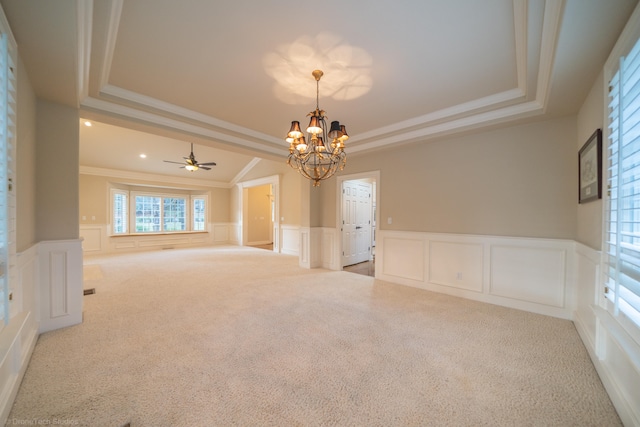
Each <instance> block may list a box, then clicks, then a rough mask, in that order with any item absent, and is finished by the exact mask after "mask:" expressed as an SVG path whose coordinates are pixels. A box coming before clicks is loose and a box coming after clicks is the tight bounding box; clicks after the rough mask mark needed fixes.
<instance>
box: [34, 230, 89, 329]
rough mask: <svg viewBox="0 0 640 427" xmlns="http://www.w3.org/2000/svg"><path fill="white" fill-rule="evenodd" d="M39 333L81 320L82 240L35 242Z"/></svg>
mask: <svg viewBox="0 0 640 427" xmlns="http://www.w3.org/2000/svg"><path fill="white" fill-rule="evenodd" d="M38 264H39V272H40V275H39V284H38V288H39V292H38V295H39V301H40V303H39V308H38V312H39V314H40V317H39V321H40V328H39V330H40V332H41V333H42V332H47V331H51V330H54V329H59V328H64V327H66V326H71V325H75V324H78V323H80V322H82V298H83V282H82V280H83V279H82V241H81V240H56V241H45V242H40V243H39V244H38Z"/></svg>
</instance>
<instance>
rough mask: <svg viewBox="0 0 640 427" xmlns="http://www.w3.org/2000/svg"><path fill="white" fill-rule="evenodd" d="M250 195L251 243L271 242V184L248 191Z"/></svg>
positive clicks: (249, 233)
mask: <svg viewBox="0 0 640 427" xmlns="http://www.w3.org/2000/svg"><path fill="white" fill-rule="evenodd" d="M247 191H248V193H249V215H248V218H247V228H248V237H247V240H248V242H249V243H261V244H264V243H265V242H271V241H272V239H271V199H270V198H269V195H270V194H271V184H267V185H259V186H257V187H250V188H248V189H247Z"/></svg>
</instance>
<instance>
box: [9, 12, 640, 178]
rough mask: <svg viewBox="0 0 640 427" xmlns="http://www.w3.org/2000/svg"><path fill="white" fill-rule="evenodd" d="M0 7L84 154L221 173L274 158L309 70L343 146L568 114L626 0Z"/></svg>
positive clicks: (154, 168) (309, 97)
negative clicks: (192, 165)
mask: <svg viewBox="0 0 640 427" xmlns="http://www.w3.org/2000/svg"><path fill="white" fill-rule="evenodd" d="M0 3H1V4H2V6H3V9H4V10H5V13H6V15H7V17H8V20H9V23H10V25H11V27H12V31H13V32H14V35H15V38H16V40H17V42H18V46H19V52H20V55H21V58H22V59H23V62H24V64H25V66H26V68H27V70H28V72H29V77H30V80H31V83H32V85H33V87H34V90H35V91H36V93H37V95H38V96H39V97H41V98H43V99H47V100H51V101H55V102H59V103H62V104H65V105H71V106H76V107H78V108H80V110H81V115H82V117H83V118H86V119H91V120H93V121H96V122H97V123H96V125H95V126H93V127H91V128H81V129H82V130H81V144H80V145H81V166H82V167H84V168H93V169H96V170H121V171H135V172H144V173H152V174H159V175H174V176H179V174H181V175H184V174H185V171H184V170H180V169H179V168H176V167H175V165H171V164H168V163H164V162H162V160H180V159H181V158H182V156H186V155H187V154H188V153H189V150H190V143H195V144H196V145H195V148H194V151H195V154H196V157H197V158H198V160H199V161H201V162H202V161H215V162H217V164H218V166H216V167H215V168H214V170H213V171H211V172H213V173H209V172H206V173H205V172H203V173H202V174H200V173H198V175H196V174H190V175H189V176H190V177H192V178H194V179H196V178H197V179H204V180H208V181H211V182H215V183H217V184H219V185H232V184H233V183H234V182H237V181H238V180H240V179H242V176H243V174H244V173H245V172H246V171H247V170H249V169H250V168H251V166H252V165H253V164H255V163H256V162H257V161H258V159H261V158H265V159H271V160H276V161H282V162H284V159H285V158H286V155H287V144H285V142H284V140H283V138H284V135H285V133H286V132H287V130H288V128H289V124H290V122H291V120H299V121H300V122H301V123H303V122H304V121H305V116H306V114H307V113H308V112H309V111H311V110H313V109H314V108H315V102H316V100H315V97H316V84H315V80H314V79H313V77H312V76H311V71H312V70H314V69H322V70H323V71H324V76H323V78H322V80H321V81H320V85H319V93H320V107H321V108H322V109H324V110H326V111H327V115H328V116H329V118H330V119H331V120H340V122H341V123H343V124H345V125H346V126H347V129H348V132H349V134H350V135H351V138H350V139H349V141H348V142H347V152H348V154H349V155H358V154H359V153H362V152H365V151H367V150H370V149H384V148H388V147H390V146H396V145H398V144H403V143H408V142H413V141H418V140H429V139H432V138H437V137H442V136H445V135H450V134H454V133H456V132H463V131H469V130H472V129H477V128H482V127H487V126H497V125H507V124H510V123H513V122H515V121H525V120H538V119H541V118H544V117H551V116H560V115H566V114H574V113H576V112H577V110H578V108H579V106H580V105H581V103H582V102H583V101H584V99H585V97H586V95H587V93H588V91H589V89H590V87H591V86H592V84H593V83H594V81H595V78H596V77H597V75H598V73H599V70H600V69H601V67H602V64H603V63H604V61H605V60H606V57H607V55H608V52H609V51H610V50H611V48H612V47H613V44H614V42H615V40H616V39H617V37H618V35H619V33H620V31H621V30H622V28H623V26H624V24H625V23H626V21H627V20H628V18H629V16H630V15H631V13H632V11H633V8H634V7H635V5H636V3H637V0H607V1H603V0H566V1H563V0H546V1H544V0H529V1H527V0H487V1H482V2H479V1H476V0H455V1H451V0H425V1H398V0H395V1H391V0H377V1H374V2H368V3H364V2H344V1H337V0H325V1H324V2H322V3H320V4H318V5H317V6H314V5H312V4H307V3H300V2H294V1H292V0H279V1H277V2H255V1H246V0H237V1H233V2H216V1H210V0H181V1H171V0H100V1H94V2H92V1H84V0H56V1H55V2H51V1H46V0H2V1H0ZM79 125H80V124H79ZM142 152H145V154H147V158H146V159H140V157H139V154H141V153H142Z"/></svg>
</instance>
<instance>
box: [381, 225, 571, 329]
mask: <svg viewBox="0 0 640 427" xmlns="http://www.w3.org/2000/svg"><path fill="white" fill-rule="evenodd" d="M376 243H377V246H376V278H378V279H381V280H385V281H388V282H392V283H399V284H404V285H408V286H414V287H418V288H422V289H426V290H430V291H434V292H441V293H445V294H450V295H455V296H460V297H464V298H469V299H475V300H478V301H484V302H488V303H493V304H498V305H503V306H507V307H512V308H517V309H521V310H527V311H531V312H535V313H540V314H546V315H551V316H555V317H561V318H565V319H570V318H571V317H572V314H573V311H574V307H575V301H574V300H575V298H574V297H573V295H574V287H573V276H572V275H573V262H571V260H572V259H573V250H574V242H573V241H568V240H553V239H532V238H511V237H498V236H471V235H454V234H435V233H419V232H400V231H385V230H380V231H379V232H378V236H377V242H376Z"/></svg>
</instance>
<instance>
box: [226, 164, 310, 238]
mask: <svg viewBox="0 0 640 427" xmlns="http://www.w3.org/2000/svg"><path fill="white" fill-rule="evenodd" d="M274 175H279V176H280V206H279V218H280V223H281V225H286V226H301V225H303V224H302V222H303V217H302V215H301V207H302V202H301V198H300V197H301V196H300V192H301V186H302V185H303V184H305V183H306V182H307V181H306V180H304V179H303V178H302V177H301V176H300V174H298V173H297V172H296V171H294V170H293V169H292V168H291V167H289V166H288V165H287V158H286V156H284V155H283V156H282V160H281V161H274V160H266V159H263V160H261V161H260V162H258V163H257V164H256V165H255V166H254V167H253V168H252V169H251V170H250V171H249V172H248V173H247V174H246V175H245V176H243V178H242V182H247V181H252V180H255V179H261V178H266V177H269V176H274ZM241 196H242V195H241V193H239V190H238V189H237V187H236V188H234V189H232V190H231V193H230V197H231V199H230V206H231V213H230V221H231V222H235V223H240V222H241V221H242V212H239V211H238V206H240V202H239V200H240V198H241ZM282 218H284V220H282ZM306 225H307V226H308V223H307V224H306Z"/></svg>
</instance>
